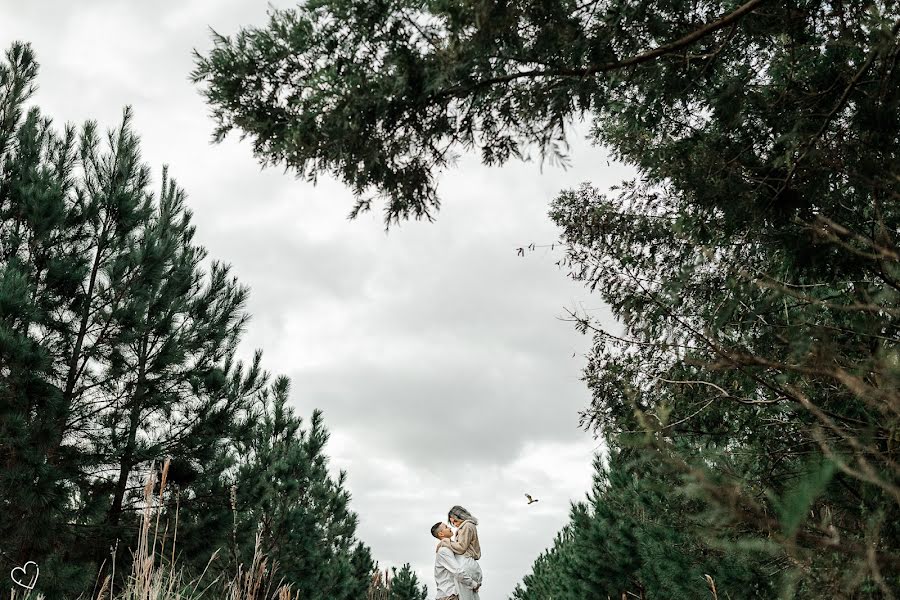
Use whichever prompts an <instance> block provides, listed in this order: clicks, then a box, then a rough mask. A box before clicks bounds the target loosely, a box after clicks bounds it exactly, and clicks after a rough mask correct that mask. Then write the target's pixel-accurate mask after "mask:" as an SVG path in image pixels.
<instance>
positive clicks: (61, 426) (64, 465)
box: [0, 44, 372, 598]
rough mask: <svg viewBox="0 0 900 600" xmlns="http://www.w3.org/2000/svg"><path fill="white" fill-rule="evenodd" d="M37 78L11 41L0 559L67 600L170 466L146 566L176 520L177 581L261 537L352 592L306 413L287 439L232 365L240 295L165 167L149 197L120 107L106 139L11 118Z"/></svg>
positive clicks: (361, 587) (0, 183) (6, 72)
mask: <svg viewBox="0 0 900 600" xmlns="http://www.w3.org/2000/svg"><path fill="white" fill-rule="evenodd" d="M36 74H37V65H36V63H35V61H34V57H33V55H32V52H31V49H30V47H29V46H27V45H25V44H15V45H13V47H12V48H11V49H10V50H9V51H8V52H7V54H6V63H5V64H3V63H0V142H2V144H0V169H2V170H0V466H2V468H0V536H2V537H3V544H2V549H0V564H3V565H6V566H5V568H6V569H7V571H8V570H9V569H11V568H12V567H14V566H16V565H21V564H23V563H24V562H25V561H27V560H34V561H36V562H38V563H39V564H40V566H41V570H42V572H41V578H40V580H39V584H38V585H39V588H40V589H39V590H38V591H40V592H41V593H43V594H45V595H46V596H47V597H54V598H55V597H77V596H79V595H80V594H84V593H87V592H89V590H90V588H91V587H92V586H93V584H94V582H95V579H96V576H97V575H98V569H99V568H100V566H101V563H102V562H103V561H104V560H106V561H107V562H106V567H105V568H108V567H109V558H110V556H109V552H110V548H111V547H115V548H118V555H117V557H116V565H117V573H118V574H119V576H120V577H122V576H123V574H124V573H128V571H129V565H128V562H129V560H130V556H131V554H130V553H129V552H128V548H129V546H130V545H131V544H132V543H134V541H135V540H136V535H135V526H136V525H137V515H136V514H135V513H136V512H137V511H136V509H137V508H139V507H140V502H141V494H140V491H141V490H142V489H143V486H144V481H145V480H146V478H147V476H148V475H149V473H150V470H151V469H152V468H156V469H160V468H162V465H163V464H165V465H167V466H166V469H165V474H166V479H167V483H166V486H165V489H164V490H157V494H158V495H159V497H160V500H161V501H162V502H163V503H164V506H163V508H162V510H161V512H160V523H161V528H160V529H159V530H158V534H159V535H160V536H161V537H162V538H163V539H160V540H159V542H160V545H162V544H163V543H166V544H168V546H167V552H166V556H165V557H163V556H161V555H160V556H159V558H160V560H171V559H172V558H177V557H176V554H175V553H174V552H175V551H174V549H172V543H173V542H174V540H173V533H172V532H173V530H174V528H175V527H176V521H177V523H178V525H177V527H178V544H179V548H178V555H177V556H180V557H182V558H181V559H180V562H181V566H182V567H184V568H185V569H186V572H185V575H186V576H187V577H188V578H189V577H190V576H192V575H199V574H200V572H201V571H202V570H203V568H204V567H205V566H206V563H207V561H208V560H209V559H210V557H211V556H213V555H214V554H215V555H217V556H222V557H224V556H228V555H229V554H230V555H231V556H232V558H233V559H243V560H246V561H249V560H250V559H251V558H252V556H251V555H248V554H247V552H246V550H247V547H248V544H249V545H250V546H251V547H252V542H253V536H254V535H255V532H256V529H257V527H258V526H261V527H262V528H263V530H264V532H265V540H266V543H267V547H266V550H268V551H270V552H272V553H273V554H274V555H277V556H276V557H275V558H276V559H277V560H279V561H280V562H281V564H282V565H283V571H284V572H285V573H286V574H288V575H289V576H290V577H292V578H293V580H296V581H303V582H304V584H305V585H307V586H308V588H309V589H313V586H315V593H318V594H319V596H317V597H320V598H358V597H360V596H361V595H362V594H364V593H365V590H366V587H367V584H368V580H369V577H370V575H371V572H372V558H371V554H370V552H369V549H368V548H367V547H366V546H365V545H364V544H362V543H361V542H360V541H359V540H357V539H356V538H355V535H354V533H355V527H356V517H355V515H354V514H353V513H352V511H350V509H349V506H348V503H349V494H348V493H347V492H346V490H345V489H344V481H345V479H344V478H345V474H343V473H342V474H340V475H339V476H338V477H337V478H331V477H330V476H329V474H328V469H327V459H326V457H325V455H324V444H325V442H326V440H327V433H326V431H325V428H324V425H323V421H322V417H321V413H319V412H316V413H314V414H313V418H312V420H311V424H310V427H309V429H308V430H304V429H302V428H301V426H300V421H299V420H298V419H296V418H294V417H293V416H292V415H291V413H290V410H289V409H287V408H286V405H285V403H286V394H287V384H286V380H278V381H276V383H275V384H274V385H272V386H269V384H268V375H267V374H266V373H265V372H263V371H262V368H261V354H260V353H259V352H257V353H256V355H255V356H254V358H253V360H252V361H251V362H250V363H249V364H243V363H241V362H240V361H238V360H236V358H235V356H236V351H237V345H238V342H239V340H240V336H241V334H242V331H243V327H244V324H245V323H246V319H247V315H246V314H245V312H244V310H243V306H244V301H245V298H246V294H247V290H246V288H244V287H243V286H241V285H240V284H239V283H238V282H237V280H236V279H235V278H234V277H233V276H232V275H231V274H230V272H229V269H228V268H227V267H226V266H224V265H223V264H222V263H218V262H216V261H211V262H209V263H207V261H206V260H205V258H206V251H205V250H204V249H203V248H202V247H201V246H199V245H197V244H196V243H195V242H194V240H193V237H194V226H193V224H192V223H191V214H190V211H189V210H188V209H187V207H186V196H185V193H184V192H183V191H182V190H181V189H179V188H178V187H177V185H176V184H175V182H174V181H173V180H172V179H171V178H169V176H168V173H167V171H166V170H165V169H164V170H163V174H162V185H161V188H160V192H159V194H158V195H156V194H153V193H152V192H151V191H150V179H151V177H150V170H149V168H148V167H147V166H146V165H144V164H143V163H142V162H141V159H140V144H139V140H138V137H137V136H136V134H135V133H134V132H133V131H132V128H131V113H130V111H129V110H126V111H125V114H124V117H123V120H122V123H121V124H120V125H119V126H118V127H117V128H116V129H115V130H114V131H111V132H110V133H109V134H108V135H107V136H106V138H105V141H103V140H101V136H100V135H99V134H98V133H97V126H96V125H95V124H94V123H91V122H88V123H86V124H85V125H84V126H83V127H81V128H80V129H76V128H74V127H66V128H65V129H64V131H63V132H62V134H57V133H56V132H55V131H54V129H53V127H52V124H51V122H50V121H49V120H48V119H46V118H43V117H42V116H41V114H40V112H39V110H38V109H37V108H32V109H30V110H29V111H27V113H26V112H25V110H24V108H23V107H24V103H25V102H26V101H27V99H28V97H29V94H30V91H31V89H32V88H33V85H34V80H35V77H36ZM282 436H285V437H282ZM157 480H158V479H157ZM233 485H235V486H236V488H237V489H238V490H241V494H239V499H238V501H237V502H235V503H232V502H231V494H230V493H229V492H230V490H231V488H232V486H233ZM245 492H246V493H245ZM273 494H274V495H273ZM238 505H239V508H240V513H239V514H236V510H235V509H236V508H238ZM236 521H237V522H236ZM235 524H237V530H236V529H235ZM236 534H237V535H236ZM238 546H241V547H240V548H238ZM294 546H296V548H297V549H298V553H294ZM160 547H161V546H160ZM170 549H171V550H172V554H169V550H170ZM232 549H233V550H234V552H233V553H232V552H230V550H232ZM242 550H243V552H242ZM217 553H218V554H217ZM224 562H225V561H224V560H220V561H219V563H217V564H213V565H212V567H211V569H212V571H213V572H215V571H219V572H220V573H221V572H222V571H223V570H225V569H226V568H227V569H233V568H236V566H237V564H235V562H232V563H231V564H223V563H224ZM232 573H233V571H231V572H230V573H229V575H230V574H232ZM105 574H106V572H104V573H101V575H105ZM307 576H309V579H308V580H305V579H304V578H305V577H307ZM120 584H121V581H114V582H113V586H114V591H115V588H116V586H118V585H120ZM304 589H306V588H304ZM310 597H312V596H310Z"/></svg>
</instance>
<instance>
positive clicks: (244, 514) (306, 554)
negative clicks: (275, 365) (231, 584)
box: [236, 377, 374, 600]
mask: <svg viewBox="0 0 900 600" xmlns="http://www.w3.org/2000/svg"><path fill="white" fill-rule="evenodd" d="M288 395H289V383H288V380H287V379H286V378H284V377H280V378H278V379H276V380H275V382H274V383H273V384H272V386H271V387H270V388H267V389H266V390H264V391H263V392H262V393H261V394H260V398H259V399H260V405H259V412H258V414H257V416H256V417H255V419H254V420H255V421H256V427H255V428H254V431H253V436H252V437H251V438H250V439H249V440H247V442H245V444H244V445H239V446H238V451H239V453H240V454H241V455H242V456H244V457H245V459H244V460H243V461H242V463H241V465H240V467H239V472H238V476H237V481H236V487H237V509H238V515H239V517H238V519H239V523H238V529H239V536H240V541H239V543H240V545H241V547H240V549H239V551H240V552H241V557H239V560H244V559H245V557H246V556H247V555H248V554H251V553H252V550H251V548H252V540H254V539H255V536H256V534H257V532H258V533H259V535H260V536H261V541H262V551H263V553H264V554H265V555H266V556H267V557H269V558H270V559H271V560H272V561H274V562H276V563H277V565H278V572H279V573H280V576H281V577H283V578H284V580H285V582H287V583H289V584H291V586H292V589H294V590H296V591H297V592H299V593H300V594H301V597H304V598H310V599H322V600H325V599H336V600H341V599H346V600H355V599H356V598H359V597H361V594H364V593H365V590H366V588H367V586H368V583H369V580H370V577H371V574H372V571H373V569H374V565H373V563H372V562H371V556H370V555H369V552H368V549H367V548H365V547H364V546H362V545H361V544H360V543H359V541H358V540H357V539H356V537H355V531H356V523H357V517H356V515H355V514H354V513H353V512H352V511H350V509H349V506H348V504H349V500H350V495H349V493H348V492H347V491H346V490H345V489H344V484H345V478H346V473H344V472H343V471H342V472H340V473H339V474H338V477H337V478H336V479H335V478H332V476H331V474H330V473H329V471H328V461H327V457H326V456H325V454H324V448H325V444H326V442H327V440H328V433H327V431H326V430H325V427H324V423H323V420H322V413H321V412H319V411H314V412H313V414H312V418H311V420H310V422H309V426H308V428H304V427H303V423H302V420H301V419H300V418H298V417H296V416H295V415H294V413H293V410H292V409H291V408H290V406H288Z"/></svg>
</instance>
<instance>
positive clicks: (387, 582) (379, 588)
mask: <svg viewBox="0 0 900 600" xmlns="http://www.w3.org/2000/svg"><path fill="white" fill-rule="evenodd" d="M390 597H391V572H390V570H388V569H385V570H384V576H382V573H381V571H375V574H374V575H372V581H370V582H369V591H368V592H367V593H366V600H387V599H388V598H390Z"/></svg>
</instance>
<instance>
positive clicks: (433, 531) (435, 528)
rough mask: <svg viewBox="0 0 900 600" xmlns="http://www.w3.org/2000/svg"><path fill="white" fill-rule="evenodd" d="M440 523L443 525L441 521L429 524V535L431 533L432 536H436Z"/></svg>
mask: <svg viewBox="0 0 900 600" xmlns="http://www.w3.org/2000/svg"><path fill="white" fill-rule="evenodd" d="M441 525H443V523H441V522H440V521H438V522H437V523H435V524H434V525H432V526H431V535H433V536H434V537H437V536H438V534H437V532H438V529H440V528H441Z"/></svg>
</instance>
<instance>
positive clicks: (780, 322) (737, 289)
mask: <svg viewBox="0 0 900 600" xmlns="http://www.w3.org/2000/svg"><path fill="white" fill-rule="evenodd" d="M898 30H900V9H898V7H897V5H896V3H890V2H870V3H846V2H830V1H825V0H809V1H794V2H777V3H776V2H767V1H765V0H749V1H747V2H744V3H737V2H730V1H722V2H712V3H700V4H698V3H694V2H661V1H658V0H645V1H640V2H631V1H625V0H618V1H611V2H599V1H592V0H588V1H586V2H576V1H575V0H572V1H563V2H549V1H547V0H518V1H516V0H514V1H511V2H499V1H487V2H483V1H481V0H477V1H476V0H451V1H442V2H418V1H413V0H385V1H384V2H379V3H371V2H363V1H362V0H322V1H321V2H315V3H306V4H304V5H302V6H300V7H298V8H296V9H290V10H281V11H272V13H271V16H270V22H269V24H268V26H267V27H264V28H247V29H244V30H242V31H240V32H239V33H238V34H237V35H235V36H233V37H225V36H216V38H215V46H214V48H213V50H212V51H211V52H210V53H209V54H208V55H206V56H198V57H197V68H196V70H195V73H194V78H195V80H196V81H197V82H198V83H201V84H202V85H203V86H204V93H205V94H206V96H207V99H208V100H209V103H210V105H211V107H212V110H213V115H214V117H215V119H216V121H217V124H218V130H217V131H218V136H219V137H222V136H224V135H226V134H227V133H228V132H229V131H231V130H234V129H236V130H238V131H239V132H240V133H241V134H242V135H247V136H249V137H250V138H251V140H252V141H253V144H254V150H255V152H256V154H257V155H258V156H259V157H260V158H261V159H262V160H263V161H264V162H267V163H281V164H284V165H286V166H287V167H288V168H292V169H295V170H296V171H297V172H298V173H300V174H301V175H304V176H309V177H315V175H317V174H320V173H323V172H328V173H331V174H333V175H335V176H337V177H339V178H341V179H342V180H343V181H344V182H345V183H347V184H348V186H350V187H351V188H352V189H353V191H354V193H356V195H357V197H358V202H357V206H356V208H355V209H354V213H353V214H356V213H357V212H358V211H359V210H365V209H367V208H369V207H370V205H371V204H370V203H371V200H372V198H373V196H379V195H380V196H383V197H384V198H385V200H386V209H385V210H386V220H387V222H388V223H390V222H393V221H397V220H401V219H404V218H407V217H430V216H432V214H433V211H434V210H435V209H436V208H437V207H438V197H437V194H436V190H435V186H434V181H435V179H434V176H435V174H436V173H437V172H438V171H439V170H441V169H442V168H444V167H445V166H446V165H447V164H448V163H449V162H450V160H451V159H452V157H453V152H454V151H456V150H474V151H476V152H478V153H480V154H481V156H482V158H483V161H484V162H485V163H487V164H496V163H502V162H504V161H505V160H507V159H509V158H513V157H520V156H527V154H528V153H529V152H531V151H534V152H537V153H539V154H540V155H541V156H542V157H545V156H550V157H554V156H559V155H561V154H562V151H563V150H564V148H565V145H564V142H565V138H566V134H567V131H568V129H569V128H570V127H571V125H572V124H573V122H574V121H575V120H576V119H585V118H586V119H588V120H590V121H591V124H592V129H591V132H592V136H593V139H594V140H595V141H596V142H597V143H600V144H603V145H606V146H607V147H608V148H610V149H611V151H612V152H613V154H614V155H615V156H616V157H617V158H619V159H620V160H622V161H624V162H626V163H628V164H630V165H632V166H633V167H635V169H636V171H637V178H636V179H635V180H634V181H632V182H626V183H625V184H624V185H623V186H621V187H620V188H618V189H615V190H612V191H611V192H610V193H609V194H604V193H601V192H600V191H599V190H596V189H594V188H592V187H591V186H589V185H586V186H584V187H582V188H580V189H576V190H569V191H565V192H563V193H562V194H561V195H560V197H559V198H558V199H557V200H556V201H555V202H554V203H553V207H552V211H551V216H552V218H553V219H554V221H555V222H556V223H558V224H559V226H560V228H561V229H562V232H563V234H562V235H563V242H564V245H565V247H566V257H565V258H564V259H563V261H562V263H563V264H564V266H566V267H567V268H568V269H569V270H570V273H571V275H572V276H573V277H575V278H576V279H578V280H580V281H584V282H585V283H586V284H587V285H588V286H589V287H590V288H591V289H593V290H596V291H597V292H598V293H599V294H600V295H601V297H602V298H603V299H604V300H605V301H606V302H607V303H608V304H609V305H610V307H611V308H612V309H613V312H614V314H615V315H616V317H617V318H618V320H619V321H620V323H621V325H622V331H615V332H610V331H604V330H603V329H602V328H601V327H600V326H599V325H598V324H597V323H595V322H593V321H592V320H591V319H590V318H589V317H587V316H585V315H581V314H573V320H575V321H576V323H577V324H578V327H579V328H581V329H582V330H583V331H585V332H591V333H592V334H593V335H594V336H595V342H596V343H595V348H594V349H593V351H592V352H591V355H590V357H589V364H588V367H587V369H586V371H585V378H586V381H587V383H588V385H589V386H590V388H591V390H592V392H593V397H594V400H593V402H592V404H591V406H590V407H588V409H587V410H586V411H585V412H584V415H583V416H584V424H585V425H586V426H588V427H591V428H594V429H596V430H597V431H599V432H601V433H602V434H604V435H605V436H606V438H607V439H608V440H610V441H611V442H612V443H614V444H621V441H620V440H621V439H622V438H621V437H620V436H622V435H625V436H626V437H627V438H629V444H636V443H638V442H639V443H640V444H642V445H643V446H644V448H645V450H646V451H648V452H652V453H654V455H655V457H656V458H655V460H656V461H657V462H659V463H660V464H665V465H666V469H671V470H672V472H671V473H670V474H668V475H666V477H668V479H666V478H665V477H663V476H662V475H654V476H653V478H659V479H658V481H659V482H660V483H661V482H665V481H671V482H672V485H673V497H672V499H671V500H668V499H667V502H671V503H672V506H673V507H675V506H677V505H678V501H677V500H676V499H675V496H674V494H675V493H676V492H677V493H679V494H683V495H685V497H693V498H695V500H696V501H697V502H698V503H699V504H698V508H699V510H700V511H701V513H702V514H703V520H701V521H699V522H698V521H694V520H691V519H687V518H683V517H684V514H683V513H682V511H677V510H676V511H674V512H672V514H671V519H670V520H669V521H667V522H666V524H667V525H668V527H669V528H670V531H667V532H666V534H667V536H669V538H668V539H671V540H672V541H673V543H674V542H675V541H677V540H678V539H681V538H680V536H686V537H685V538H684V539H686V540H693V542H692V543H698V544H701V546H702V549H703V551H704V552H713V551H714V550H715V549H716V547H717V544H721V543H725V542H728V543H735V544H739V545H740V544H743V545H745V546H746V545H751V546H752V545H756V547H760V548H764V549H765V550H766V551H767V552H768V554H767V555H766V558H765V559H762V558H760V560H765V561H772V562H770V563H767V564H771V566H772V569H771V571H770V573H771V574H772V577H775V578H776V579H778V582H777V585H778V589H779V591H780V593H781V594H783V595H784V596H785V597H809V598H818V597H822V596H823V595H825V596H834V597H890V595H891V591H890V590H891V589H893V588H896V586H897V584H898V581H897V580H896V573H897V572H900V530H898V529H897V523H900V514H898V510H900V489H898V487H897V484H896V481H897V478H898V476H900V470H898V469H900V467H898V464H900V456H898V446H897V444H896V443H895V440H896V431H897V428H898V419H900V416H898V415H900V391H898V390H900V367H898V364H900V363H898V359H897V357H898V356H900V348H898V341H900V338H898V336H897V326H896V325H897V324H896V319H897V317H898V315H900V313H898V310H900V305H898V300H900V252H898V250H897V247H898V245H897V240H896V237H897V233H898V229H900V214H898V206H900V203H898V202H897V200H898V198H900V196H898V192H900V189H898V183H897V181H898V179H897V174H898V173H900V168H898V167H900V165H898V149H900V148H898V145H900V141H898V140H900V120H898V114H900V112H898V110H897V109H898V108H900V71H898V69H897V68H896V62H897V56H898V53H900V45H898V40H897V34H898ZM638 432H643V436H642V435H640V434H639V433H638ZM663 472H664V473H665V472H666V471H663ZM676 475H677V476H676ZM611 489H616V488H615V487H614V486H613V487H612V488H611ZM620 493H621V494H625V492H624V491H622V492H620ZM623 498H627V496H624V495H623ZM704 528H705V529H708V530H709V531H711V532H712V533H714V535H712V536H711V537H712V538H713V539H703V538H702V537H701V536H700V535H699V533H700V532H701V531H703V530H704ZM673 532H674V534H675V537H671V535H670V534H673ZM664 539H665V538H664ZM697 540H700V541H697ZM637 548H638V549H641V548H644V546H641V545H638V547H637ZM698 548H699V547H698ZM698 552H699V550H698ZM739 570H740V569H736V571H735V572H738V571H739ZM629 572H632V573H633V570H632V571H629V570H628V569H626V570H625V571H623V573H629ZM638 575H639V578H640V581H638V582H637V583H639V586H632V587H630V588H629V589H635V590H639V589H665V588H664V587H660V586H661V584H660V583H659V580H660V579H661V578H662V577H663V576H664V575H663V574H661V573H653V572H650V571H646V570H640V569H639V570H638ZM695 575H696V573H694V576H692V577H690V578H689V580H688V579H685V580H683V581H684V582H688V581H691V582H693V581H696V579H697V578H696V576H695ZM729 577H731V576H728V577H726V579H728V578H729ZM740 577H743V575H741V576H740ZM740 577H738V576H737V575H734V576H733V578H732V579H731V580H732V581H741V579H740ZM758 583H759V585H757V586H756V587H753V586H742V587H741V590H742V591H743V592H745V593H747V594H753V593H756V594H764V593H766V592H765V590H766V587H765V586H766V585H767V583H766V582H765V581H760V582H758ZM623 585H624V584H623ZM679 585H681V584H680V583H679ZM685 585H690V584H689V583H685ZM694 585H696V586H698V587H696V588H694V590H693V593H694V594H695V595H700V594H706V593H708V591H707V590H706V583H705V582H703V581H696V583H695V584H694ZM754 590H757V591H754ZM720 592H724V591H723V590H720ZM678 593H682V594H688V595H689V592H688V591H687V588H685V589H683V590H681V591H680V592H678ZM727 593H729V594H731V593H734V594H737V593H739V592H737V591H735V590H730V591H727ZM762 597H765V596H762Z"/></svg>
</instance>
